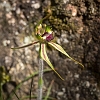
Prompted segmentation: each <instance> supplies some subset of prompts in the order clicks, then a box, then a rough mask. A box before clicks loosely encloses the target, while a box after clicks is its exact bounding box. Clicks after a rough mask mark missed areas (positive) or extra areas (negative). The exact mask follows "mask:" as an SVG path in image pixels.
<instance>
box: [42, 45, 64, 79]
mask: <svg viewBox="0 0 100 100" xmlns="http://www.w3.org/2000/svg"><path fill="white" fill-rule="evenodd" d="M40 56H41V58H42V59H43V60H44V61H46V62H47V64H48V65H49V66H50V67H51V69H52V70H53V71H54V72H55V73H56V74H57V75H58V76H59V77H60V78H61V79H62V80H64V79H63V78H62V77H61V76H60V75H59V74H58V73H57V71H56V70H55V69H54V67H53V65H52V63H51V62H50V60H49V58H48V56H47V53H46V44H41V48H40Z"/></svg>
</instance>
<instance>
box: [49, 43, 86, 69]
mask: <svg viewBox="0 0 100 100" xmlns="http://www.w3.org/2000/svg"><path fill="white" fill-rule="evenodd" d="M48 44H50V45H51V46H52V47H54V48H55V49H57V50H58V51H60V52H61V53H63V54H64V55H66V56H67V57H68V58H70V59H71V60H73V61H74V62H76V63H78V64H79V65H81V66H82V67H83V68H84V65H82V64H81V63H79V62H78V61H76V60H74V59H73V58H72V57H70V56H69V55H68V54H67V53H66V51H65V50H64V49H63V48H62V47H61V46H60V45H59V44H56V43H54V42H49V43H48Z"/></svg>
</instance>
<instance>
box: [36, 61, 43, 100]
mask: <svg viewBox="0 0 100 100" xmlns="http://www.w3.org/2000/svg"><path fill="white" fill-rule="evenodd" d="M42 90H43V59H40V60H39V82H38V96H37V100H42Z"/></svg>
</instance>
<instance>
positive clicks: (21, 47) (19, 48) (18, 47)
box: [11, 41, 39, 49]
mask: <svg viewBox="0 0 100 100" xmlns="http://www.w3.org/2000/svg"><path fill="white" fill-rule="evenodd" d="M38 42H39V41H35V42H32V43H30V44H27V45H24V46H20V47H15V48H11V49H22V48H25V47H28V46H31V45H34V44H36V43H38Z"/></svg>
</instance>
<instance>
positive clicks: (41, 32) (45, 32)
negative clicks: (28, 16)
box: [12, 24, 84, 80]
mask: <svg viewBox="0 0 100 100" xmlns="http://www.w3.org/2000/svg"><path fill="white" fill-rule="evenodd" d="M35 36H36V38H37V41H35V42H32V43H30V44H28V45H24V46H21V47H15V48H12V49H20V48H24V47H28V46H31V45H34V44H37V43H39V44H40V50H39V55H40V57H41V58H42V59H43V60H44V61H46V62H47V64H48V65H49V66H50V67H51V69H52V70H53V71H54V72H55V73H56V74H57V75H58V76H59V77H60V78H61V79H62V80H64V79H63V78H62V77H61V76H60V74H59V73H58V72H57V71H56V70H55V69H54V66H53V65H52V63H51V62H50V60H49V58H48V56H47V53H46V45H47V44H48V45H50V46H52V47H54V48H55V49H56V50H58V51H59V52H61V53H63V54H64V55H66V56H67V57H68V58H70V59H71V60H73V61H74V62H76V63H78V64H79V65H81V66H82V67H84V66H83V65H82V64H81V63H79V62H78V61H76V60H74V59H73V58H72V57H70V56H69V55H68V54H67V53H66V51H65V50H64V49H63V48H62V47H61V46H60V45H59V44H57V43H54V42H52V40H53V39H54V34H53V31H52V30H51V28H50V27H49V26H46V25H45V26H44V28H43V26H42V25H41V24H40V25H39V26H37V27H36V34H35Z"/></svg>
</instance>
